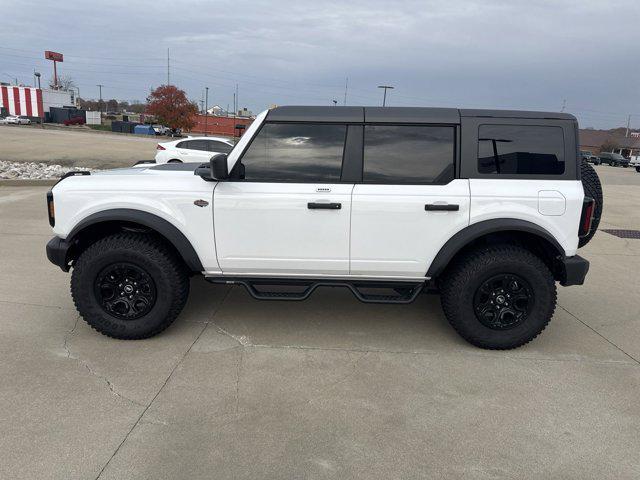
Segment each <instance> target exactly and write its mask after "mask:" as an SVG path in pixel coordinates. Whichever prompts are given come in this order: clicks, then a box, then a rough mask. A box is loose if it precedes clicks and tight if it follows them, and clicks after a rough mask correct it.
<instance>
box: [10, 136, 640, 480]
mask: <svg viewBox="0 0 640 480" xmlns="http://www.w3.org/2000/svg"><path fill="white" fill-rule="evenodd" d="M0 133H1V132H0ZM78 135H84V134H82V133H79V134H78ZM96 135H97V134H96ZM92 136H93V135H92ZM596 169H597V171H598V173H599V174H600V176H601V179H602V180H603V183H604V190H605V212H604V217H603V221H602V222H601V225H600V228H602V229H606V228H623V229H638V230H640V189H639V188H638V187H639V186H640V174H638V173H636V172H635V171H633V170H631V169H622V168H612V167H608V166H598V167H596ZM45 191H46V188H44V187H33V186H28V187H0V239H1V240H2V250H1V252H0V265H1V267H0V268H2V275H0V309H1V310H0V311H1V312H2V313H0V332H1V333H2V334H1V335H0V352H1V353H0V372H1V374H2V375H1V376H2V378H3V380H4V381H3V387H2V389H0V427H1V428H2V432H3V435H2V436H1V437H0V449H1V450H2V451H3V452H4V453H5V455H3V457H4V458H3V462H1V463H0V478H65V479H66V478H82V479H84V478H97V477H100V478H113V479H117V478H128V479H137V478H140V479H146V478H251V479H255V478H346V477H358V478H367V479H371V478H381V479H383V478H384V479H388V478H424V477H427V478H429V477H432V478H463V477H464V478H504V477H511V478H513V477H518V478H580V479H586V478H594V479H602V478H621V479H622V478H637V477H639V476H640V460H639V459H638V455H637V452H638V451H640V437H639V436H638V434H637V432H638V431H639V430H640V407H639V406H638V401H637V399H638V397H639V396H640V364H639V361H640V292H639V291H638V288H637V278H638V271H640V240H632V239H622V238H618V237H614V236H612V235H610V234H608V233H605V232H598V233H597V234H596V236H595V237H594V240H593V241H592V242H591V243H590V244H589V245H588V246H587V247H585V248H584V249H583V250H582V251H581V255H583V256H585V257H586V258H588V259H589V260H590V261H591V272H590V274H589V276H588V277H587V283H586V284H585V286H583V287H569V288H561V289H560V290H559V307H558V309H557V310H556V314H555V317H554V319H553V321H552V323H551V324H550V326H549V327H548V328H547V330H546V331H545V332H544V333H543V334H542V336H541V337H540V338H538V339H537V340H535V341H534V342H533V343H531V344H529V345H527V346H525V347H523V348H521V349H518V350H513V351H508V352H489V351H483V350H479V349H476V348H474V347H471V346H469V345H467V344H466V343H464V342H463V341H462V340H461V339H460V338H459V337H458V335H457V334H455V332H454V331H453V330H452V329H451V328H450V327H449V326H448V324H447V323H446V321H445V319H444V316H443V314H442V311H441V309H440V306H439V301H438V297H437V296H433V295H421V296H420V298H419V299H418V300H417V301H416V302H415V303H413V304H411V305H365V304H361V303H359V302H358V301H357V300H355V298H353V296H352V295H351V294H350V293H349V292H348V291H345V290H341V289H320V290H318V291H317V292H316V293H314V295H313V296H312V297H311V299H310V300H308V301H306V302H301V303H296V302H291V303H286V302H257V301H255V300H253V299H251V297H249V295H248V294H247V293H246V292H244V290H242V289H241V288H239V287H238V288H236V287H226V286H217V285H216V286H213V285H208V284H206V283H205V282H204V281H202V279H200V278H194V280H193V281H192V295H191V297H190V300H189V303H188V305H187V308H186V309H185V311H184V312H183V314H182V315H181V317H180V318H179V319H178V320H177V321H176V323H175V324H174V325H173V326H172V327H171V328H170V329H169V330H167V331H166V332H165V333H164V334H162V335H160V336H158V337H156V338H152V339H149V340H144V341H136V342H122V341H116V340H112V339H109V338H106V337H103V336H101V335H99V334H98V333H96V332H94V331H92V330H91V329H90V328H89V327H88V326H87V325H86V324H85V323H84V322H83V321H82V320H81V319H79V318H78V315H77V313H76V312H75V309H74V306H73V303H72V301H71V299H70V295H69V275H68V274H65V273H63V272H61V271H59V270H58V269H57V268H56V267H54V266H53V265H51V264H49V263H48V261H47V260H46V257H45V254H44V245H45V243H46V241H47V240H48V239H49V238H50V237H51V232H50V229H49V226H48V223H47V220H46V212H45V208H44V192H45Z"/></svg>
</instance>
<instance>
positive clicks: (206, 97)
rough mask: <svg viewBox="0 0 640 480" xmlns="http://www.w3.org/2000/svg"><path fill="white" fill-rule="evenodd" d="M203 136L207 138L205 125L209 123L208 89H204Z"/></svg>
mask: <svg viewBox="0 0 640 480" xmlns="http://www.w3.org/2000/svg"><path fill="white" fill-rule="evenodd" d="M204 91H205V94H204V136H205V137H206V136H207V124H208V123H209V122H208V121H207V120H209V87H204Z"/></svg>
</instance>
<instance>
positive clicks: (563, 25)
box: [0, 0, 640, 128]
mask: <svg viewBox="0 0 640 480" xmlns="http://www.w3.org/2000/svg"><path fill="white" fill-rule="evenodd" d="M45 4H46V5H48V6H44V5H45ZM0 6H1V7H2V8H1V12H2V13H1V15H2V18H3V22H2V28H1V29H0V78H1V79H2V81H6V82H8V81H12V80H10V79H11V78H13V77H17V78H18V81H19V82H21V83H25V84H31V83H33V69H34V68H36V69H38V70H40V71H41V72H42V73H43V76H44V77H45V78H47V79H48V78H49V77H51V76H52V65H51V64H50V62H47V61H45V60H43V59H42V57H43V51H44V50H54V51H58V52H61V53H63V54H64V56H65V60H64V63H63V64H61V66H60V72H61V73H63V74H67V75H69V76H71V77H72V78H73V79H74V80H75V82H76V84H77V85H78V86H79V88H80V93H81V96H82V97H84V98H97V96H98V88H97V87H96V84H98V83H101V84H104V85H105V86H104V88H103V98H105V99H109V98H116V99H120V100H134V99H139V100H144V98H145V97H146V96H147V94H148V92H149V90H150V88H152V87H156V86H158V85H161V84H163V83H166V81H167V67H166V55H167V48H169V50H170V57H171V67H170V72H171V83H172V84H175V85H177V86H179V87H180V88H183V89H184V90H186V92H187V94H188V95H189V97H190V98H192V99H193V100H194V101H199V100H200V99H201V96H202V92H203V89H204V87H205V86H208V87H209V104H210V105H212V104H216V103H217V104H220V105H222V106H223V107H225V108H226V106H227V104H230V105H232V102H233V91H234V89H235V84H236V83H237V84H238V88H239V106H240V107H245V106H246V107H248V108H249V109H251V110H253V111H259V110H262V109H264V108H266V107H268V106H269V105H271V104H278V105H285V104H314V105H331V104H332V100H333V99H336V100H338V102H339V104H342V103H343V101H344V92H345V79H346V78H347V77H348V79H349V86H348V91H347V104H348V105H379V104H380V103H381V100H382V91H381V90H379V89H377V88H376V87H377V85H381V84H388V85H393V86H394V87H395V89H394V90H393V91H391V92H390V93H389V96H388V98H387V104H388V105H392V106H452V107H472V108H483V107H488V108H491V107H493V108H516V109H531V110H555V111H558V110H560V109H561V108H562V105H563V101H565V100H566V111H568V112H571V113H574V114H576V115H577V116H578V118H579V119H580V123H581V126H583V127H589V126H593V127H606V128H608V127H613V126H621V125H623V124H626V119H627V115H628V114H635V116H634V117H632V126H635V127H640V58H639V55H638V52H639V48H640V1H639V0H619V1H604V0H602V1H593V0H575V1H574V0H571V1H569V0H567V1H563V0H555V1H553V0H527V1H519V0H462V1H455V0H448V1H425V0H423V1H404V2H401V1H388V0H387V1H378V0H365V1H360V0H355V1H353V0H344V1H340V2H335V1H317V0H316V1H306V0H294V1H292V0H287V1H243V0H235V1H180V0H171V1H164V0H154V1H149V2H146V1H141V0H135V1H132V0H128V1H120V0H110V1H108V2H100V1H86V0H83V1H70V0H64V1H58V2H43V1H28V0H2V1H1V2H0Z"/></svg>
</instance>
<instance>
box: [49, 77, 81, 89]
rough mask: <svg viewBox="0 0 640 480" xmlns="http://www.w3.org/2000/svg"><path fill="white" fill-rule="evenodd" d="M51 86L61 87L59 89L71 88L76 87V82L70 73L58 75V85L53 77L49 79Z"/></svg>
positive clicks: (54, 87)
mask: <svg viewBox="0 0 640 480" xmlns="http://www.w3.org/2000/svg"><path fill="white" fill-rule="evenodd" d="M49 88H53V89H56V88H57V89H59V90H71V89H73V88H76V82H75V81H74V80H73V78H71V77H70V76H69V75H59V76H58V85H57V86H56V85H55V83H54V82H53V78H50V79H49Z"/></svg>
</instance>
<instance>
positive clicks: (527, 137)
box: [478, 125, 565, 175]
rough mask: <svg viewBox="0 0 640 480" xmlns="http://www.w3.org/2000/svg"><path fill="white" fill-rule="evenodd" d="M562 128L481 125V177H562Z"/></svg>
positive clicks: (479, 171)
mask: <svg viewBox="0 0 640 480" xmlns="http://www.w3.org/2000/svg"><path fill="white" fill-rule="evenodd" d="M564 152H565V145H564V134H563V130H562V128H561V127H556V126H536V125H480V126H479V129H478V173H480V174H497V175H501V174H504V175H562V174H563V173H564V171H565V153H564Z"/></svg>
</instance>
